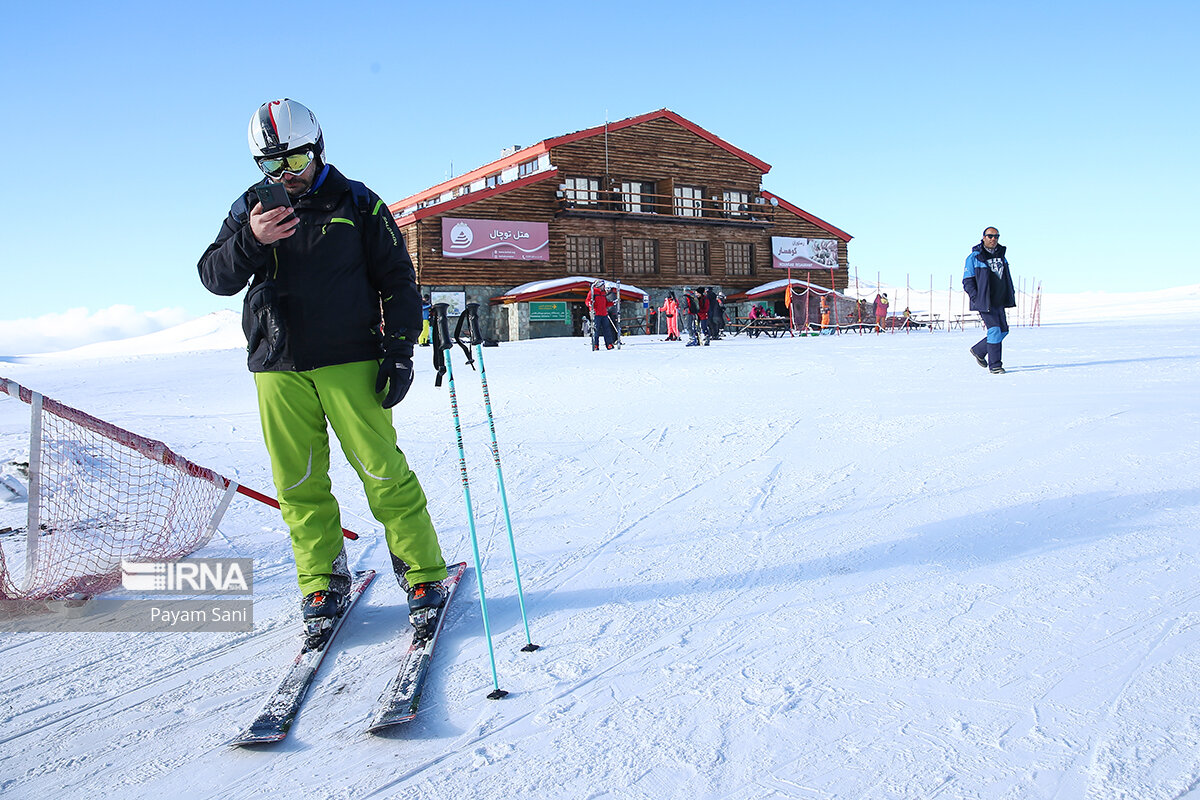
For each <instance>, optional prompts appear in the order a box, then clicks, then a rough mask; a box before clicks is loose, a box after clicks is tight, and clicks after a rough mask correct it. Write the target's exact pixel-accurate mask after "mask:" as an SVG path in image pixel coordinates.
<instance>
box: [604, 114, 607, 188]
mask: <svg viewBox="0 0 1200 800" xmlns="http://www.w3.org/2000/svg"><path fill="white" fill-rule="evenodd" d="M604 187H605V191H608V109H607V108H606V109H604Z"/></svg>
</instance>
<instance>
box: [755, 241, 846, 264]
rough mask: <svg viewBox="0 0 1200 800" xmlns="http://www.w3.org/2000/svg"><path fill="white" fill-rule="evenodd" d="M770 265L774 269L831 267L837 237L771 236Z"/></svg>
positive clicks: (835, 253) (834, 259)
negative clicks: (800, 237)
mask: <svg viewBox="0 0 1200 800" xmlns="http://www.w3.org/2000/svg"><path fill="white" fill-rule="evenodd" d="M771 266H772V267H775V269H833V268H835V267H837V239H793V238H789V237H787V236H772V237H771Z"/></svg>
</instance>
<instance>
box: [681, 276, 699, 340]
mask: <svg viewBox="0 0 1200 800" xmlns="http://www.w3.org/2000/svg"><path fill="white" fill-rule="evenodd" d="M682 311H683V322H684V324H685V325H686V326H687V328H686V330H687V335H688V342H687V344H686V345H684V346H685V347H696V346H698V345H699V344H700V335H699V334H698V333H697V332H696V326H697V324H698V323H699V320H700V300H699V298H697V296H696V290H695V289H686V290H684V293H683V308H682Z"/></svg>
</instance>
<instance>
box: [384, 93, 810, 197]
mask: <svg viewBox="0 0 1200 800" xmlns="http://www.w3.org/2000/svg"><path fill="white" fill-rule="evenodd" d="M656 119H669V120H671V121H672V122H674V123H676V124H678V125H681V126H682V127H684V128H687V129H688V130H689V131H691V132H692V133H694V134H696V135H697V136H699V137H700V138H702V139H705V140H707V141H709V142H712V143H713V144H715V145H716V146H717V147H720V148H721V149H723V150H726V151H728V152H730V153H732V154H733V155H735V156H737V157H738V158H740V159H742V160H743V161H746V162H747V163H749V164H751V165H752V166H754V167H755V169H758V170H759V171H761V172H763V173H764V174H765V173H767V172H770V171H771V165H770V164H768V163H767V162H765V161H763V160H762V159H759V158H755V157H754V156H752V155H750V154H749V153H747V152H746V151H745V150H742V149H741V148H740V147H734V146H733V145H732V144H730V143H729V142H727V141H725V140H724V139H722V138H721V137H720V136H717V135H716V134H713V133H709V132H708V131H706V130H705V129H704V128H701V127H700V126H699V125H697V124H696V123H694V122H691V121H690V120H687V119H684V118H683V117H681V116H679V115H678V114H676V113H675V112H674V111H671V110H670V109H666V108H660V109H659V110H658V111H651V112H650V113H648V114H642V115H641V116H637V117H629V118H628V119H622V120H618V121H616V122H606V123H605V124H603V125H597V126H596V127H594V128H587V129H585V130H582V131H576V132H575V133H568V134H565V135H563V136H556V137H554V138H552V139H545V140H543V141H541V142H538V143H537V144H534V145H530V146H529V147H526V148H523V149H521V150H518V151H517V152H515V153H512V154H510V155H507V156H504V157H503V158H500V159H497V160H496V161H492V162H490V163H487V164H484V165H483V166H482V167H478V168H476V169H473V170H471V171H470V172H467V173H464V174H462V175H459V176H458V177H457V178H451V179H450V180H448V181H442V182H441V183H439V184H438V185H436V186H431V187H429V188H428V189H425V190H423V191H420V192H417V193H416V194H413V195H410V196H408V197H406V198H404V199H403V200H398V201H396V202H395V203H389V204H388V210H389V211H392V212H393V213H395V212H397V211H401V210H403V209H405V208H408V207H410V206H412V205H415V204H417V203H420V202H423V201H425V200H428V199H430V198H432V197H437V196H438V195H440V194H442V193H444V192H446V191H447V190H449V189H453V188H454V187H456V186H462V185H464V184H467V183H471V182H472V181H477V180H479V179H480V178H484V177H487V176H488V175H493V174H495V173H497V172H500V171H501V170H505V169H508V168H509V167H513V166H516V165H517V164H520V163H522V162H524V161H528V160H530V159H532V158H537V157H538V156H540V155H542V154H543V153H545V152H547V151H548V150H550V148H552V147H558V146H560V145H564V144H569V143H571V142H576V141H579V140H580V139H587V138H590V137H592V136H600V135H601V134H603V133H604V132H605V130H607V131H608V132H609V133H612V132H613V131H619V130H623V129H624V128H628V127H631V126H633V125H640V124H641V123H643V122H650V121H651V120H656ZM535 174H538V173H535ZM515 186H516V184H515V183H509V184H505V185H504V186H502V187H498V188H509V189H511V188H515ZM497 193H498V192H497ZM484 196H485V195H484V194H483V193H482V192H472V193H470V194H469V195H464V197H470V198H471V200H470V202H474V201H476V200H478V199H480V198H481V197H484ZM486 196H487V197H491V196H492V195H486ZM455 199H456V200H457V199H459V198H455ZM450 202H454V201H450ZM443 210H445V209H444V208H439V209H438V211H439V213H440V212H441V211H443ZM801 213H802V214H803V213H804V212H801ZM414 217H415V218H416V219H420V216H419V215H414ZM405 219H407V216H406V217H405ZM814 219H815V218H814Z"/></svg>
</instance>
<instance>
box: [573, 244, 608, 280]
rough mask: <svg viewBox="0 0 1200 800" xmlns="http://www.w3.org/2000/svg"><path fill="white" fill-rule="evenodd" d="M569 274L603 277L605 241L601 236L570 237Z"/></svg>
mask: <svg viewBox="0 0 1200 800" xmlns="http://www.w3.org/2000/svg"><path fill="white" fill-rule="evenodd" d="M567 272H576V273H584V274H599V275H603V274H604V240H603V239H601V238H600V237H599V236H568V237H567Z"/></svg>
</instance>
